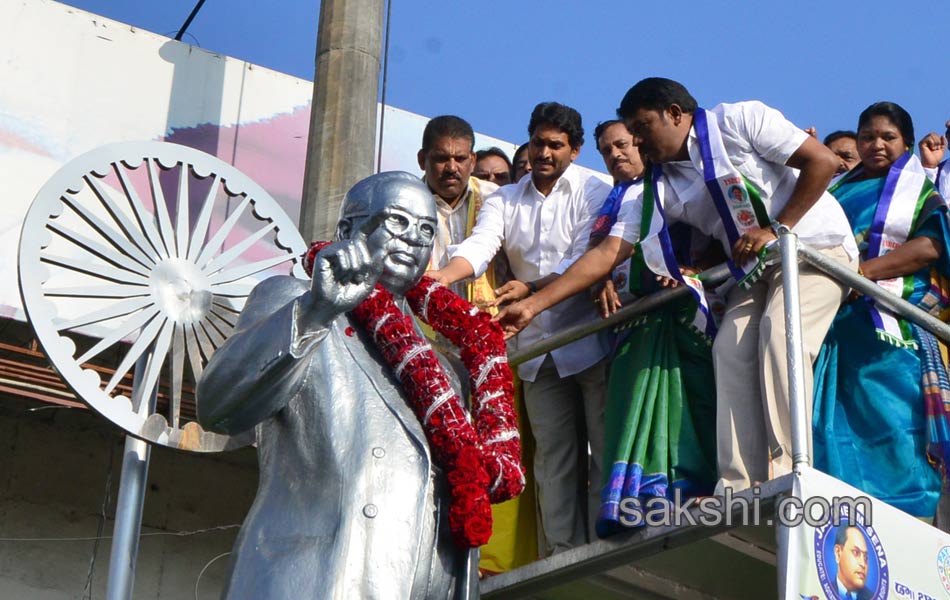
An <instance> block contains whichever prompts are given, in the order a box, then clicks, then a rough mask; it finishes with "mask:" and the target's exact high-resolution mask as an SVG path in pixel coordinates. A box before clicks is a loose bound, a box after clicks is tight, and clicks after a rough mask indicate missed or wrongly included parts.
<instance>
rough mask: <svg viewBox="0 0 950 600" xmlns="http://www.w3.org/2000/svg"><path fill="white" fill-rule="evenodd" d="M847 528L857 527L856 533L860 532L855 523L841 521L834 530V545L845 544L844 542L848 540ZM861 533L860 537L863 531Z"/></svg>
mask: <svg viewBox="0 0 950 600" xmlns="http://www.w3.org/2000/svg"><path fill="white" fill-rule="evenodd" d="M849 529H857V530H858V533H861V528H859V527H858V526H857V525H854V524H853V523H851V522H850V521H845V522H843V523H841V525H838V528H837V529H836V530H835V546H844V545H845V543H846V542H847V541H848V530H849ZM861 535H862V537H863V536H864V534H863V533H861Z"/></svg>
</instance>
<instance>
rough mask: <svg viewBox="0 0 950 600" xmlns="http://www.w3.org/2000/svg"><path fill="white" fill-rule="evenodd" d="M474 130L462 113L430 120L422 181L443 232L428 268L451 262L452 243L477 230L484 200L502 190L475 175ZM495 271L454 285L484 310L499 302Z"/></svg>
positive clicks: (420, 154) (420, 155) (422, 155)
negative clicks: (426, 188) (471, 280)
mask: <svg viewBox="0 0 950 600" xmlns="http://www.w3.org/2000/svg"><path fill="white" fill-rule="evenodd" d="M474 146H475V132H474V131H473V130H472V126H471V125H470V124H469V123H468V121H466V120H465V119H462V118H461V117H457V116H455V115H442V116H439V117H435V118H433V119H431V120H430V121H429V122H428V123H427V124H426V127H425V130H424V131H423V132H422V148H421V149H420V150H419V152H418V154H417V156H416V158H417V159H418V161H419V168H420V169H422V170H423V171H425V176H424V177H423V179H424V180H425V182H426V185H427V186H428V187H429V190H430V191H431V192H432V196H433V198H434V199H435V205H436V209H438V219H439V231H438V235H437V236H436V238H435V243H434V244H433V246H432V258H431V259H429V269H430V270H432V269H441V268H442V267H444V266H445V265H446V264H448V262H449V246H452V245H454V244H458V243H460V242H461V241H462V240H464V239H465V238H466V237H468V236H469V235H470V234H471V232H472V227H473V226H474V225H475V217H476V215H477V214H478V211H479V209H480V208H481V205H482V202H483V201H484V199H485V198H486V197H487V196H488V195H489V194H491V193H492V192H494V191H495V190H497V189H498V186H497V185H495V184H494V183H491V182H490V181H483V180H481V179H476V178H475V177H472V170H473V169H474V167H475V152H474V151H473V148H474ZM493 275H494V273H493V272H492V270H489V272H488V274H487V275H486V276H485V277H484V278H480V279H478V280H476V281H473V282H470V283H468V284H465V283H459V284H456V285H453V286H451V289H452V291H453V292H455V293H456V294H458V295H459V296H461V297H462V298H465V299H466V300H468V301H469V302H472V303H473V304H476V305H478V306H479V308H485V307H486V306H487V304H488V303H490V302H492V301H493V300H494V296H492V295H491V293H490V292H491V290H492V289H493V288H494V287H495V286H494V280H493Z"/></svg>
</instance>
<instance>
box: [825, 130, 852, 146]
mask: <svg viewBox="0 0 950 600" xmlns="http://www.w3.org/2000/svg"><path fill="white" fill-rule="evenodd" d="M844 139H848V140H854V141H855V142H857V141H858V134H856V133H855V132H853V131H851V130H850V129H839V130H838V131H832V132H831V133H829V134H828V135H826V136H825V139H824V141H823V142H822V144H824V145H826V146H827V145H829V144H831V143H832V142H837V141H838V140H844Z"/></svg>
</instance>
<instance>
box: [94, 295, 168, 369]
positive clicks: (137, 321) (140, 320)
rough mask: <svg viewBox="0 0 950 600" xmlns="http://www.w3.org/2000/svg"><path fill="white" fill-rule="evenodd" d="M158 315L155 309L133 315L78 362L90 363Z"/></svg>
mask: <svg viewBox="0 0 950 600" xmlns="http://www.w3.org/2000/svg"><path fill="white" fill-rule="evenodd" d="M158 313H159V310H158V309H157V308H154V307H153V308H152V309H151V310H143V311H139V312H138V313H136V314H134V315H132V316H131V317H129V318H128V319H126V320H125V321H123V322H122V324H121V325H119V326H118V327H116V328H115V329H114V330H113V331H112V332H111V333H109V335H107V336H106V337H104V338H102V339H101V340H99V342H98V343H96V345H95V346H93V347H92V348H90V349H89V350H87V351H86V352H85V353H84V354H83V355H82V356H80V357H79V358H77V359H76V362H77V363H79V364H85V363H87V362H89V361H90V360H92V359H93V358H95V357H96V356H98V355H99V354H100V353H102V352H103V351H104V350H106V349H108V348H111V347H112V346H113V345H114V344H117V343H119V342H121V341H122V340H123V339H125V338H127V337H129V336H130V335H132V334H133V333H135V332H136V331H138V330H139V329H141V328H142V326H143V325H145V324H146V323H147V322H149V321H150V320H151V319H152V318H154V317H155V315H157V314H158Z"/></svg>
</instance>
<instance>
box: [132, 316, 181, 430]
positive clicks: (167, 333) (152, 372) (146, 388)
mask: <svg viewBox="0 0 950 600" xmlns="http://www.w3.org/2000/svg"><path fill="white" fill-rule="evenodd" d="M156 321H159V319H156ZM174 330H175V323H174V322H172V321H170V320H168V319H163V320H161V329H160V330H159V332H158V336H157V337H156V338H155V345H154V347H153V348H152V349H151V352H149V357H148V361H147V363H146V365H145V372H144V374H143V377H142V381H141V382H139V381H136V382H135V392H136V395H137V397H136V398H133V400H132V407H133V408H137V409H138V410H137V411H136V412H138V413H139V414H140V415H142V417H146V416H148V414H149V413H150V412H152V411H153V410H154V408H153V407H151V406H149V404H150V402H148V400H147V399H150V398H151V396H152V393H153V391H154V390H155V386H157V385H158V377H159V375H161V373H162V365H163V364H164V363H165V357H166V356H167V355H168V348H169V347H170V346H171V343H172V332H173V331H174Z"/></svg>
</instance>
